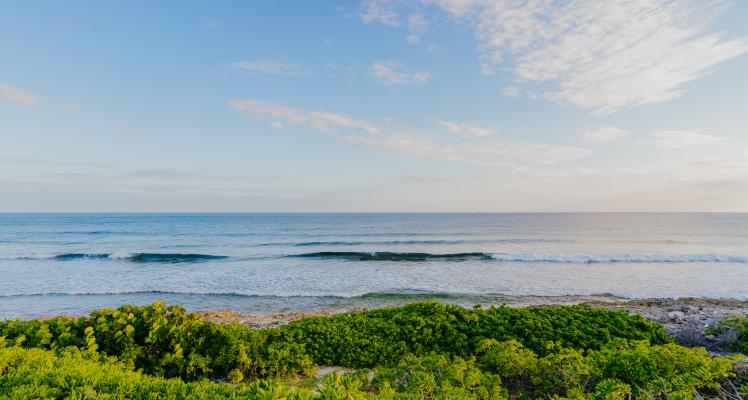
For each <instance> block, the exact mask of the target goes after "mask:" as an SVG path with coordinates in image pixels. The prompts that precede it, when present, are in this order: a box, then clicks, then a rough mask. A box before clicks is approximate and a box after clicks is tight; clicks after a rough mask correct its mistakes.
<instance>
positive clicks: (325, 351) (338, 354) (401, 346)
mask: <svg viewBox="0 0 748 400" xmlns="http://www.w3.org/2000/svg"><path fill="white" fill-rule="evenodd" d="M278 334H279V335H280V337H281V338H282V340H284V341H287V342H292V343H300V344H303V345H304V347H305V348H306V350H307V352H308V354H310V355H311V356H312V357H313V359H314V361H315V362H316V363H317V364H323V365H343V366H347V367H353V368H367V367H373V366H377V365H394V364H396V363H397V362H398V361H399V360H401V359H402V358H403V357H405V356H406V355H409V354H415V355H420V354H428V353H431V352H435V353H442V354H449V355H459V356H463V357H464V356H467V355H470V354H472V353H474V352H475V350H476V349H477V347H478V345H479V343H480V342H481V341H482V340H483V339H496V340H499V341H505V340H510V339H515V340H517V341H519V342H520V343H522V344H523V345H524V346H525V347H527V348H529V349H532V350H533V351H534V352H536V353H538V354H545V353H546V352H548V351H549V347H548V345H549V344H553V345H554V346H556V347H566V348H574V349H599V348H601V347H602V346H604V345H606V344H607V343H609V342H610V341H611V340H613V339H628V340H649V341H650V342H651V343H653V344H664V343H670V342H672V339H671V338H670V337H669V336H668V335H667V333H666V332H665V330H664V329H663V328H662V326H661V325H657V324H654V323H651V322H649V321H647V320H645V319H644V318H642V317H641V316H639V315H628V314H626V313H625V312H621V311H608V310H600V309H593V308H590V307H584V306H571V307H529V308H509V307H494V308H489V309H485V310H482V309H466V308H463V307H459V306H449V305H443V304H440V303H417V304H411V305H407V306H404V307H401V308H384V309H377V310H372V311H366V312H361V313H353V314H342V315H336V316H333V317H312V318H305V319H303V320H299V321H296V322H292V323H290V324H288V325H287V326H284V327H282V328H280V329H279V330H278Z"/></svg>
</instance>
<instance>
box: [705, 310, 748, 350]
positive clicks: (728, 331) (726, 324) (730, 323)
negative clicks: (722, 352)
mask: <svg viewBox="0 0 748 400" xmlns="http://www.w3.org/2000/svg"><path fill="white" fill-rule="evenodd" d="M707 333H710V334H713V335H724V336H727V346H728V350H730V351H736V352H741V353H743V354H745V355H748V316H743V317H735V318H728V319H724V320H722V321H720V322H719V324H717V326H715V327H712V328H709V330H708V331H707Z"/></svg>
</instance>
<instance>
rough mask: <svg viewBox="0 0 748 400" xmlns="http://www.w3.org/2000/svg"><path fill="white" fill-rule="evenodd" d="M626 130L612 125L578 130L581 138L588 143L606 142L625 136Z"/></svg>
mask: <svg viewBox="0 0 748 400" xmlns="http://www.w3.org/2000/svg"><path fill="white" fill-rule="evenodd" d="M627 134H628V132H626V131H624V130H623V129H619V128H616V127H614V126H599V127H596V128H592V127H587V128H584V129H582V130H581V131H579V136H580V137H581V138H582V140H584V141H586V142H590V143H606V142H612V141H614V140H618V139H620V138H622V137H624V136H626V135H627Z"/></svg>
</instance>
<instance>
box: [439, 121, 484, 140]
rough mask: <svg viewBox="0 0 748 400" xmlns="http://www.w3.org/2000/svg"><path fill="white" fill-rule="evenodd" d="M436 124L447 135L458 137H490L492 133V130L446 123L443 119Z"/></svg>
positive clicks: (450, 122)
mask: <svg viewBox="0 0 748 400" xmlns="http://www.w3.org/2000/svg"><path fill="white" fill-rule="evenodd" d="M436 123H437V124H439V125H441V126H443V127H445V128H447V131H449V133H451V134H454V135H459V136H466V137H476V138H478V137H483V136H487V135H490V134H491V133H492V132H493V129H488V128H480V127H477V126H473V125H469V124H464V123H459V122H452V121H446V120H443V119H440V120H437V121H436Z"/></svg>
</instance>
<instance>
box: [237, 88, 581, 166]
mask: <svg viewBox="0 0 748 400" xmlns="http://www.w3.org/2000/svg"><path fill="white" fill-rule="evenodd" d="M229 106H230V107H231V108H233V109H234V110H236V111H239V112H241V113H244V114H246V115H247V116H249V117H250V118H252V119H256V120H260V119H262V120H268V121H270V124H271V126H272V127H284V126H286V125H306V126H309V127H311V128H313V129H315V130H319V131H324V132H328V131H333V130H334V129H335V128H349V129H351V130H353V132H352V133H350V132H347V133H346V134H345V136H339V139H341V140H344V141H346V142H348V143H351V144H355V145H358V146H361V147H364V148H367V149H374V150H381V151H388V152H392V153H395V154H399V155H403V156H411V157H423V158H436V159H442V160H448V161H457V162H463V163H469V164H479V165H488V166H503V167H507V166H508V167H512V168H518V169H522V168H525V166H526V165H546V164H555V163H559V162H564V161H573V160H577V159H580V158H583V157H586V156H587V155H589V154H591V153H592V151H591V150H589V149H586V148H581V147H570V146H556V145H547V144H540V143H524V142H505V141H504V142H502V141H497V140H495V141H488V142H486V141H480V142H476V141H474V139H475V137H477V136H483V135H485V134H487V133H488V130H486V129H484V128H478V127H474V126H470V125H467V124H456V123H453V122H449V121H439V123H440V124H442V125H444V126H445V127H447V129H448V130H453V131H454V132H455V133H458V134H463V135H465V134H467V136H469V137H468V138H463V139H464V140H463V141H461V142H458V143H454V142H440V141H436V140H435V139H434V137H432V136H429V135H423V134H417V133H412V131H411V130H410V129H409V128H408V127H407V126H396V125H388V126H386V127H380V126H377V125H374V124H371V123H369V122H367V121H365V120H362V119H357V118H353V117H349V116H347V115H343V114H336V113H326V112H319V111H307V110H302V109H299V108H294V107H289V106H285V105H281V104H276V103H270V102H266V101H261V100H251V99H250V100H231V101H229ZM384 131H387V132H384Z"/></svg>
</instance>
